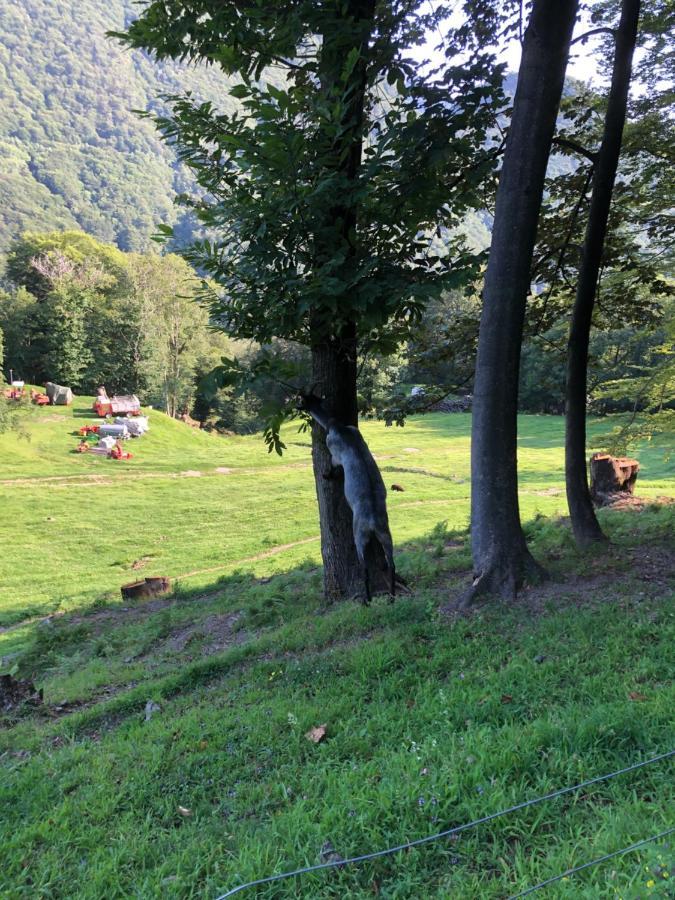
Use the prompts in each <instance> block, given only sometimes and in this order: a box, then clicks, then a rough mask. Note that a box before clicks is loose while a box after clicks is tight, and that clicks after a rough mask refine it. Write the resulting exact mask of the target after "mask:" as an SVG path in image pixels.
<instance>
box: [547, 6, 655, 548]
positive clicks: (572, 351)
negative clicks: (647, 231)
mask: <svg viewBox="0 0 675 900" xmlns="http://www.w3.org/2000/svg"><path fill="white" fill-rule="evenodd" d="M639 16H640V0H623V3H622V7H621V21H620V23H619V28H618V31H617V32H616V49H615V53H614V68H613V71H612V84H611V87H610V91H609V99H608V103H607V113H606V115H605V127H604V132H603V137H602V144H601V145H600V150H599V152H598V155H597V157H596V162H595V171H594V173H593V188H592V193H591V206H590V211H589V214H588V223H587V225H586V234H585V237H584V245H583V249H582V256H581V267H580V269H579V280H578V282H577V291H576V297H575V301H574V309H573V311H572V321H571V324H570V334H569V341H568V347H567V388H566V411H565V484H566V488H567V503H568V505H569V510H570V517H571V520H572V529H573V531H574V537H575V539H576V542H577V544H578V545H579V546H580V547H588V546H589V545H591V544H593V543H595V542H597V541H605V540H606V537H605V535H604V534H603V532H602V529H601V528H600V525H599V523H598V520H597V518H596V516H595V511H594V510H593V503H592V500H591V494H590V491H589V488H588V476H587V473H586V393H587V375H588V344H589V339H590V333H591V322H592V318H593V307H594V306H595V295H596V291H597V287H598V277H599V274H600V266H601V264H602V252H603V248H604V244H605V236H606V234H607V220H608V218H609V209H610V205H611V202H612V192H613V190H614V181H615V179H616V170H617V166H618V164H619V155H620V153H621V139H622V136H623V126H624V122H625V120H626V107H627V104H628V91H629V88H630V79H631V67H632V62H633V51H634V49H635V42H636V39H637V27H638V19H639Z"/></svg>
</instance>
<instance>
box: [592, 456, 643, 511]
mask: <svg viewBox="0 0 675 900" xmlns="http://www.w3.org/2000/svg"><path fill="white" fill-rule="evenodd" d="M639 471H640V463H639V462H638V461H637V459H631V458H630V457H627V456H619V457H616V456H610V455H609V453H594V454H593V456H592V457H591V497H592V498H593V502H594V503H595V505H596V506H608V505H609V504H611V503H613V502H615V501H616V500H618V499H620V498H622V497H626V495H631V496H632V494H633V491H634V489H635V482H636V480H637V476H638V472H639Z"/></svg>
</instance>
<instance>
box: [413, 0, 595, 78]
mask: <svg viewBox="0 0 675 900" xmlns="http://www.w3.org/2000/svg"><path fill="white" fill-rule="evenodd" d="M428 2H429V6H430V8H431V7H432V6H433V7H434V8H436V7H437V6H438V0H428ZM460 16H461V13H458V14H457V15H455V14H453V15H452V16H451V17H450V20H449V21H450V23H452V24H455V25H456V24H458V23H459V21H460V18H459V17H460ZM591 28H593V25H592V24H591V23H590V22H589V20H588V15H587V14H585V13H582V15H581V17H580V20H579V22H577V24H576V27H575V29H574V37H578V36H579V35H582V34H584V33H585V32H587V31H590V30H591ZM440 40H441V35H440V34H439V33H438V32H433V33H431V34H430V35H429V39H428V41H427V43H426V44H425V45H424V47H423V48H420V49H419V51H418V52H417V53H415V54H414V55H415V56H416V57H417V58H419V59H422V58H424V57H426V58H428V59H431V60H432V61H433V60H434V59H435V58H439V57H440V54H439V53H438V51H437V50H436V47H437V46H438V44H439V43H440ZM601 40H602V38H601V36H595V37H592V38H589V40H588V41H586V42H585V43H581V42H579V43H578V44H575V45H574V46H573V47H572V53H571V54H570V60H569V63H568V66H567V75H568V76H570V77H572V78H577V79H579V80H580V81H584V82H592V83H594V84H596V86H597V84H598V82H599V81H600V75H599V72H598V67H597V59H598V53H599V47H600V43H601ZM520 53H521V46H520V43H519V42H518V41H517V40H514V41H511V43H510V44H509V46H508V47H507V48H506V50H504V51H502V53H501V55H500V57H499V58H500V61H502V62H506V63H507V67H508V70H509V71H510V72H517V71H518V67H519V65H520Z"/></svg>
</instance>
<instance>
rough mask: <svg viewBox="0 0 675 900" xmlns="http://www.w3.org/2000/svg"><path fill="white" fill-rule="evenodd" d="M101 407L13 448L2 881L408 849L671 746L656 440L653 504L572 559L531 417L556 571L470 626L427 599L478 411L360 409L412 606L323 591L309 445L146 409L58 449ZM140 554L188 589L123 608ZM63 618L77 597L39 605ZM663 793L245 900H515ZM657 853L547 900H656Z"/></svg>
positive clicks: (444, 844)
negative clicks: (127, 451)
mask: <svg viewBox="0 0 675 900" xmlns="http://www.w3.org/2000/svg"><path fill="white" fill-rule="evenodd" d="M88 402H89V401H87V400H84V399H81V400H78V401H77V404H76V406H75V408H74V409H71V410H68V409H62V410H56V409H49V410H42V411H35V412H34V413H33V416H32V418H31V420H30V421H29V422H27V425H26V430H27V432H28V434H29V435H30V439H28V438H26V437H22V436H20V435H16V434H14V435H4V436H2V438H0V453H1V454H2V455H1V457H0V458H1V459H2V475H1V477H0V481H1V482H2V483H0V504H2V506H1V508H2V510H3V513H4V514H5V518H4V521H5V522H6V523H9V524H10V525H11V531H8V530H7V529H6V530H5V532H6V535H7V536H6V538H5V541H4V550H5V552H4V553H3V555H2V558H1V560H0V566H1V567H2V568H1V570H0V583H1V584H2V586H3V594H2V600H1V601H0V613H1V614H2V616H3V621H4V623H5V625H4V626H3V627H2V628H1V629H0V657H3V658H4V664H3V669H2V671H6V670H7V669H8V668H10V667H16V669H17V675H18V676H19V677H24V678H26V677H31V678H32V679H33V680H34V681H35V683H36V684H37V685H38V686H41V687H43V688H44V704H43V705H38V706H36V707H30V706H19V707H14V708H12V709H4V710H2V709H1V708H0V766H1V767H2V769H3V774H2V781H3V791H2V794H1V796H0V842H2V846H3V850H4V852H3V865H2V866H1V867H0V896H7V897H12V898H14V897H24V896H26V897H28V896H31V897H32V896H36V895H37V896H52V897H62V896H68V897H78V898H91V900H95V898H96V900H98V898H101V897H104V896H105V897H120V898H121V897H129V896H138V897H143V898H144V900H145V898H155V897H157V898H159V897H162V898H166V897H169V898H172V897H173V898H186V897H216V896H218V894H220V893H222V892H224V891H225V890H226V889H228V888H230V887H234V886H235V885H236V884H238V883H240V882H242V881H246V880H248V879H253V878H256V877H261V876H264V875H268V874H271V873H274V872H280V871H284V870H286V869H293V868H295V867H297V866H300V865H305V864H313V863H316V862H319V861H321V859H322V857H321V853H322V848H323V847H324V845H325V844H326V842H330V843H331V845H332V846H333V847H334V848H335V851H336V852H338V853H340V854H341V855H342V856H343V857H345V856H349V855H352V854H357V853H362V852H367V851H369V850H372V849H379V848H381V847H384V846H387V845H389V844H394V843H399V842H402V841H405V840H409V839H412V838H417V837H422V836H425V835H428V834H432V833H434V832H436V831H439V830H442V829H445V828H449V827H452V826H453V825H459V824H461V823H462V822H466V821H469V820H470V819H473V818H475V817H478V816H482V815H485V814H488V813H490V812H494V811H497V810H499V809H501V808H504V807H506V806H509V805H511V804H513V803H516V802H519V801H521V800H525V799H528V798H531V797H536V796H539V795H541V794H544V793H546V792H548V791H551V790H554V789H555V788H558V787H564V786H565V785H571V784H574V783H577V782H578V781H581V780H584V779H586V778H590V777H593V776H595V775H599V774H603V773H605V772H609V771H612V770H614V769H618V768H621V767H622V766H624V765H627V764H630V763H632V762H635V761H638V760H640V759H645V758H648V757H649V756H651V755H654V754H657V753H659V752H663V751H665V750H668V749H670V748H671V747H672V746H673V745H674V744H675V740H674V739H675V728H674V727H673V717H672V708H673V701H674V700H675V697H674V694H673V687H672V672H673V661H674V660H673V646H674V643H673V637H675V635H674V634H673V631H674V629H673V621H674V619H675V603H674V600H675V577H674V573H673V553H672V543H671V538H672V532H673V524H674V520H675V516H674V515H673V506H672V505H670V506H669V505H667V504H657V503H653V502H649V498H650V497H651V498H654V497H655V496H657V495H663V494H668V493H670V494H672V493H673V481H672V473H671V472H670V471H669V470H668V468H667V467H666V464H665V463H664V461H663V453H662V452H661V451H659V449H658V448H654V447H650V448H649V449H645V450H643V451H641V452H640V454H639V456H640V459H641V462H642V464H643V469H642V471H641V474H640V478H639V481H638V493H639V494H640V495H641V496H643V497H645V498H647V503H646V504H645V505H644V506H643V507H642V508H640V509H634V510H612V511H608V512H605V513H604V514H603V516H602V518H603V524H604V525H605V527H606V528H607V529H608V531H609V532H610V535H611V537H612V541H613V545H612V547H611V548H610V549H609V550H608V551H607V552H606V553H604V554H593V555H590V556H583V555H579V554H578V553H577V551H576V550H575V549H574V548H573V545H572V541H571V539H570V534H569V530H568V527H567V526H566V524H565V523H564V522H561V521H559V520H558V519H556V518H555V516H557V515H558V513H560V512H562V510H563V508H564V498H563V495H562V493H561V490H562V484H561V478H562V448H561V441H562V425H561V421H560V420H559V419H557V418H553V417H534V416H525V417H522V419H521V422H520V428H521V441H520V445H521V446H520V466H521V472H522V494H521V497H522V504H523V514H524V518H525V519H526V520H528V521H527V526H526V528H527V532H528V536H529V538H530V540H531V543H532V546H533V549H534V552H535V553H536V555H537V556H538V558H540V559H541V560H542V561H543V562H544V564H545V565H546V566H547V568H548V569H549V571H550V572H551V574H552V579H551V581H550V582H549V583H547V584H544V585H542V586H541V587H538V588H533V589H530V590H528V591H525V592H524V593H523V595H522V596H521V598H520V599H519V602H518V603H517V604H516V605H515V606H514V607H513V608H511V609H505V608H504V607H503V605H500V604H490V603H487V604H484V605H482V606H481V607H479V608H478V609H477V610H476V611H474V612H473V613H472V614H470V615H469V616H468V617H466V618H461V619H457V618H453V617H452V616H448V615H446V614H444V613H443V612H442V611H441V610H442V608H443V607H444V605H445V604H446V603H447V602H448V600H450V599H451V598H453V597H454V596H456V594H457V592H458V590H459V589H460V588H461V586H463V585H466V584H467V582H468V579H469V564H470V560H469V554H468V548H467V534H466V530H465V529H466V523H467V515H468V498H469V485H468V466H469V459H468V435H469V419H468V416H464V415H451V416H449V415H434V416H429V417H426V418H421V419H417V420H414V421H412V422H410V423H409V424H408V425H407V426H406V427H405V428H404V429H402V430H401V429H397V430H394V429H385V428H384V427H383V426H381V425H380V424H378V423H366V424H365V425H364V431H365V433H366V436H367V438H368V440H369V442H370V444H371V446H372V447H373V449H374V451H375V453H376V454H377V456H378V458H379V461H380V465H381V467H382V469H383V471H384V474H385V479H386V481H387V483H388V484H391V483H392V482H397V483H399V484H400V485H402V486H403V487H404V488H405V492H404V493H391V494H390V506H391V518H392V530H393V533H394V538H395V540H396V542H397V544H398V550H399V560H400V568H401V570H402V573H403V574H404V576H405V577H406V578H407V579H408V581H409V582H410V584H411V587H412V593H411V594H410V595H408V596H404V597H400V598H398V599H397V601H396V602H395V603H394V604H392V605H390V604H388V603H386V602H384V601H383V600H378V601H376V602H375V603H374V604H373V606H372V607H370V608H367V609H365V608H362V607H358V606H356V605H354V604H351V603H347V604H343V605H340V606H338V607H333V608H329V609H326V608H325V607H324V606H323V604H322V601H321V573H320V569H319V567H318V566H317V558H318V542H317V540H316V537H317V518H316V510H315V505H314V498H313V491H312V474H311V468H310V461H309V447H308V441H307V437H306V435H298V434H296V433H295V431H294V430H289V431H288V432H287V436H286V437H287V443H288V453H287V455H285V456H284V458H283V459H281V460H279V459H277V458H275V457H272V456H268V455H267V454H266V453H265V451H264V448H263V446H262V444H261V442H260V440H259V438H254V437H252V438H232V437H226V438H223V437H218V436H216V435H207V434H202V433H196V432H193V431H192V430H191V429H189V428H188V427H187V426H185V425H183V424H182V423H179V422H174V421H171V420H168V419H167V418H166V417H165V416H163V415H162V414H161V413H157V412H151V413H150V416H151V432H150V433H149V434H148V435H146V436H145V437H144V438H142V439H141V440H140V441H135V442H134V443H133V444H132V445H131V449H132V451H133V452H134V458H133V459H132V460H131V461H129V462H128V463H122V462H113V461H111V460H104V459H93V458H88V457H86V456H77V455H75V454H71V453H69V448H72V447H73V446H74V445H75V443H76V438H75V437H73V436H72V434H71V432H72V431H73V430H74V429H75V428H76V427H77V426H79V425H80V424H81V423H83V422H86V421H88V420H89V418H90V416H89V415H88V413H87V410H86V407H87V406H88ZM603 427H604V426H603ZM218 469H221V470H222V469H226V470H228V471H227V472H223V471H221V472H218V471H217V470H218ZM198 472H199V473H201V474H199V475H197V474H196V473H198ZM444 523H445V524H444ZM191 572H196V573H200V574H193V575H190V574H189V573H191ZM151 573H158V574H171V575H174V576H182V577H181V578H180V584H179V588H178V590H177V592H176V594H175V596H173V597H169V598H166V599H163V600H155V601H151V602H146V603H135V604H121V603H120V602H119V600H118V597H119V595H118V587H119V585H120V584H121V583H123V582H124V581H127V580H131V579H132V578H134V577H136V576H137V575H142V574H151ZM46 612H61V613H65V614H64V615H56V616H51V617H50V618H48V619H46V620H36V621H30V619H29V618H28V617H30V616H31V615H36V614H44V613H46ZM12 623H14V624H12ZM149 700H151V701H153V703H155V704H157V706H158V707H159V709H158V710H156V711H155V712H154V714H152V716H151V717H150V719H149V720H148V721H146V720H145V709H146V704H147V702H148V701H149ZM324 723H325V724H326V726H327V737H326V739H325V740H324V741H322V742H321V743H320V744H318V745H315V744H313V743H311V742H310V741H309V740H307V739H306V737H305V733H306V732H307V731H308V729H310V728H311V727H313V726H317V725H322V724H324ZM674 811H675V810H674V804H673V794H672V761H671V762H670V763H669V762H664V763H660V764H658V765H655V766H650V767H648V768H645V769H642V770H640V771H639V772H635V773H632V774H630V775H626V776H621V778H617V779H615V780H613V781H611V782H607V783H606V784H600V785H596V786H594V787H593V788H590V789H586V790H585V791H582V792H577V793H575V794H571V795H568V796H567V797H565V798H561V799H558V800H554V801H549V802H547V803H544V804H542V805H540V806H537V807H533V808H532V809H529V810H526V811H521V812H519V813H515V814H513V815H511V816H508V817H504V818H501V819H497V820H495V821H494V822H491V823H489V824H486V825H483V826H480V827H479V828H477V829H475V830H472V831H470V832H466V833H464V834H462V835H461V836H460V837H459V839H457V840H452V841H441V842H438V843H434V844H432V845H429V846H427V847H424V848H418V849H416V850H414V851H411V852H409V853H404V854H399V855H397V856H393V857H390V858H387V859H383V860H379V861H376V862H374V863H368V864H365V865H363V866H359V867H353V868H349V869H345V870H342V871H340V870H336V871H332V872H328V873H319V874H317V875H311V876H306V877H304V878H302V879H299V880H297V881H295V880H290V881H288V882H282V883H278V884H276V885H272V886H271V887H269V888H267V889H260V890H257V891H256V890H253V891H250V892H248V893H244V894H242V895H241V896H251V897H253V896H255V897H262V898H268V900H272V898H275V900H276V898H282V897H289V898H290V897H303V898H308V900H309V898H317V897H321V898H323V897H326V898H354V900H355V898H362V897H370V896H380V897H388V898H417V897H425V898H426V897H433V898H436V897H437V898H448V897H462V898H464V897H466V898H474V897H475V898H504V897H506V896H508V895H511V894H514V893H516V892H517V891H518V890H524V889H525V888H527V887H528V886H530V885H532V884H533V883H535V882H536V881H538V880H540V879H542V878H545V877H548V876H552V875H555V874H557V873H558V872H560V871H563V870H564V869H566V868H567V867H569V866H571V865H575V864H578V863H581V862H585V861H587V860H590V859H593V858H595V857H598V856H601V855H602V854H604V853H608V852H612V851H614V850H616V849H619V848H621V847H624V846H626V845H628V844H630V843H632V842H633V841H637V840H639V839H641V838H645V837H648V836H650V835H652V834H655V833H657V832H659V831H661V830H664V829H665V828H666V827H668V825H669V824H671V823H672V819H673V812H674ZM672 863H673V853H672V843H671V844H670V849H668V846H666V844H664V842H659V843H656V844H653V845H649V846H647V847H645V848H644V849H642V850H641V851H640V852H639V853H635V854H629V855H627V856H625V857H623V858H620V859H616V860H613V861H612V862H611V863H610V864H609V865H606V866H602V867H597V868H594V869H590V870H588V871H587V872H585V873H583V874H582V875H579V876H575V878H574V879H571V880H569V881H567V882H560V883H558V884H557V885H556V886H554V887H552V888H550V889H549V890H548V892H547V894H546V896H547V897H551V898H572V897H574V898H589V900H590V898H605V897H606V898H610V897H611V898H616V897H619V896H620V897H624V898H629V897H630V898H637V897H659V898H664V900H665V898H667V897H670V896H672V894H668V889H669V888H668V881H667V879H665V878H663V873H664V872H666V871H668V872H669V873H670V872H672V871H673V869H672ZM669 866H670V868H668V867H669Z"/></svg>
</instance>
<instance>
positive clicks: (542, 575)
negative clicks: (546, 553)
mask: <svg viewBox="0 0 675 900" xmlns="http://www.w3.org/2000/svg"><path fill="white" fill-rule="evenodd" d="M547 578H548V572H547V571H546V569H544V567H543V566H541V565H540V564H539V563H538V562H537V561H536V559H535V558H534V557H533V556H532V555H531V554H530V552H529V551H526V553H525V554H524V555H523V557H522V558H521V559H520V560H518V561H517V562H515V563H514V562H510V563H506V564H504V563H502V564H500V563H499V562H494V563H493V564H492V565H490V566H488V567H487V568H486V569H485V570H484V571H482V572H479V573H478V575H475V576H474V579H473V582H472V583H471V585H470V586H469V587H468V588H467V589H466V590H464V591H462V593H461V594H460V595H459V597H457V599H456V600H455V601H454V603H450V604H449V605H448V606H447V607H446V609H447V611H449V612H450V611H453V612H465V611H466V610H467V609H468V608H469V607H470V606H472V605H473V604H474V603H477V602H478V601H479V600H481V599H483V598H484V597H487V596H496V597H499V599H500V600H503V601H505V602H507V603H513V602H514V601H515V599H516V597H517V595H518V591H519V590H520V589H521V588H522V587H523V585H526V584H540V583H541V582H542V581H545V580H546V579H547Z"/></svg>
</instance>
